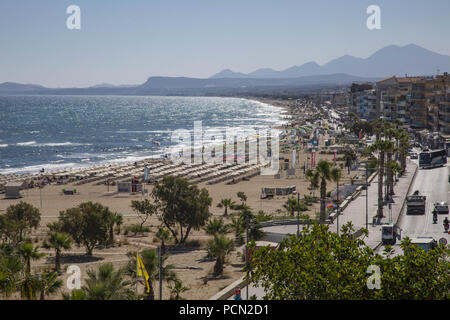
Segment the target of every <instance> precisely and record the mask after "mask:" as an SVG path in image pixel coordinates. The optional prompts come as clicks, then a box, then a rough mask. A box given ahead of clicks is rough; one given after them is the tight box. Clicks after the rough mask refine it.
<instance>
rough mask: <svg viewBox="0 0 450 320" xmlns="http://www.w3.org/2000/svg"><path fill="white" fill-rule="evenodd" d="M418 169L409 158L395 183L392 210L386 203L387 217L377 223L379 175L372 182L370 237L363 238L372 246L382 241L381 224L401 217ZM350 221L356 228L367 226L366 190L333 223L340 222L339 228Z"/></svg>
mask: <svg viewBox="0 0 450 320" xmlns="http://www.w3.org/2000/svg"><path fill="white" fill-rule="evenodd" d="M416 170H417V165H416V164H415V163H414V162H412V161H409V160H408V162H407V166H406V173H405V174H404V175H403V176H402V177H401V178H399V181H398V182H397V183H396V184H395V185H394V192H395V195H394V196H393V201H394V202H393V203H392V205H391V210H389V207H388V205H387V204H386V205H385V206H384V210H383V214H384V216H385V217H384V218H383V219H381V220H380V221H378V223H377V224H376V225H373V224H372V217H373V216H375V215H376V213H377V206H378V176H377V177H376V178H375V179H374V180H373V181H372V182H371V183H370V186H369V188H368V199H367V204H368V205H367V209H368V210H367V216H368V230H369V235H368V237H364V238H363V240H364V241H365V243H366V244H367V245H368V246H370V247H371V248H375V247H377V246H378V245H379V244H380V243H381V224H384V223H385V222H394V223H396V222H397V220H398V218H399V217H400V214H401V211H402V209H403V204H404V202H405V198H406V196H407V195H408V191H409V188H410V185H411V183H412V181H413V178H414V176H415V174H416ZM383 188H384V184H383ZM349 221H351V222H352V223H353V226H354V229H355V230H359V229H361V228H366V190H362V191H361V194H360V195H359V196H358V197H357V198H356V199H354V200H353V201H352V202H351V203H350V204H349V205H348V206H347V207H346V208H345V209H344V211H343V212H342V213H341V214H340V215H339V219H335V220H334V222H333V225H334V226H335V228H337V224H339V228H341V227H342V225H344V224H345V223H347V222H349ZM331 228H332V227H331Z"/></svg>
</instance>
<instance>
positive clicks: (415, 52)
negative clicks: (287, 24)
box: [213, 43, 450, 79]
mask: <svg viewBox="0 0 450 320" xmlns="http://www.w3.org/2000/svg"><path fill="white" fill-rule="evenodd" d="M437 67H439V69H440V70H441V71H449V72H450V56H447V55H442V54H439V53H436V52H433V51H430V50H428V49H425V48H423V47H421V46H418V45H416V44H414V43H410V44H407V45H404V46H399V45H395V44H391V45H388V46H385V47H383V48H381V49H379V50H377V51H376V52H374V53H373V54H372V55H370V56H369V57H368V58H358V57H355V56H352V55H349V54H345V55H343V56H340V57H338V58H336V59H332V60H330V61H329V62H328V63H326V64H324V65H322V66H320V65H318V64H317V63H316V62H313V61H311V62H307V63H304V64H302V65H301V66H292V67H289V68H287V69H285V70H280V71H276V70H273V69H270V68H261V69H258V70H256V71H253V72H251V73H249V74H242V73H238V72H231V71H230V72H225V70H224V71H222V72H220V73H219V74H217V75H220V76H221V77H222V78H245V77H248V78H263V79H269V78H270V79H272V78H280V79H281V78H298V77H303V76H313V75H325V74H339V73H345V74H350V75H354V76H359V77H366V78H370V77H380V78H383V77H388V76H392V75H401V76H403V75H404V74H411V75H432V74H435V73H436V69H437ZM217 75H214V76H213V77H217Z"/></svg>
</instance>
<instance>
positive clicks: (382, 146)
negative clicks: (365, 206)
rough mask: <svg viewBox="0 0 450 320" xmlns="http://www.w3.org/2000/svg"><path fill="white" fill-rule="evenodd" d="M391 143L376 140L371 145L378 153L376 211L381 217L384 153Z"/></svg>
mask: <svg viewBox="0 0 450 320" xmlns="http://www.w3.org/2000/svg"><path fill="white" fill-rule="evenodd" d="M390 144H392V142H390V141H387V140H378V141H376V142H375V143H374V144H373V145H372V147H371V148H372V150H373V151H378V153H379V156H378V211H377V216H378V217H379V218H382V217H383V177H384V168H385V159H384V158H385V156H384V155H385V153H386V150H388V149H389V148H390Z"/></svg>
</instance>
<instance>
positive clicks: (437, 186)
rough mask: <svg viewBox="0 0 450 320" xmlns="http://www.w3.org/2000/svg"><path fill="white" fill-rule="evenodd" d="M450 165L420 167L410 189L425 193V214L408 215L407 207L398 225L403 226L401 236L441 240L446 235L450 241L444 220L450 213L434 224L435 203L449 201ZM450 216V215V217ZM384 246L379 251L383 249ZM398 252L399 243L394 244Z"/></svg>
mask: <svg viewBox="0 0 450 320" xmlns="http://www.w3.org/2000/svg"><path fill="white" fill-rule="evenodd" d="M449 168H450V167H449V166H448V165H447V166H445V167H439V168H433V169H418V171H417V174H416V177H415V179H414V181H413V184H412V186H411V189H410V193H411V194H412V193H413V192H414V191H415V190H419V194H420V195H425V196H426V197H427V198H426V203H425V206H426V208H425V214H424V215H406V208H405V209H403V212H402V213H401V215H400V218H399V221H398V223H397V225H398V226H399V227H400V228H401V230H402V231H401V236H402V238H404V237H405V236H408V237H409V238H413V237H424V236H425V237H433V238H434V239H435V240H439V239H440V238H442V237H444V238H446V239H447V242H448V243H450V235H449V234H445V233H444V227H443V225H442V222H443V220H444V218H445V217H449V215H444V214H440V215H438V222H437V224H433V214H432V211H433V204H434V203H435V202H438V201H445V202H449V200H448V199H449V195H450V194H449V188H448V186H449V183H448V174H449ZM449 218H450V217H449ZM383 247H384V246H382V247H381V248H380V249H379V251H382V250H383ZM393 248H394V249H395V251H396V253H397V254H399V253H401V248H400V246H399V244H398V243H397V244H396V245H394V246H393Z"/></svg>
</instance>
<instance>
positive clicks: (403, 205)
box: [373, 166, 419, 251]
mask: <svg viewBox="0 0 450 320" xmlns="http://www.w3.org/2000/svg"><path fill="white" fill-rule="evenodd" d="M418 170H419V166H416V169H415V170H414V174H413V177H412V179H411V182H410V183H409V187H408V190H407V191H406V196H408V194H409V192H410V191H411V186H412V185H413V182H414V180H415V179H416V175H417V171H418ZM406 196H405V198H404V199H403V203H402V207H401V208H400V213H399V215H398V217H397V220H396V221H395V225H397V223H398V221H399V220H400V217H401V216H402V212H403V209H404V208H405V203H406ZM382 245H383V243H382V242H381V241H380V243H378V244H377V245H376V246H375V247H373V250H374V251H377V250H378V249H379V248H380V247H381V246H382Z"/></svg>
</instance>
